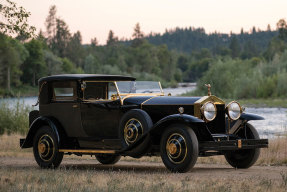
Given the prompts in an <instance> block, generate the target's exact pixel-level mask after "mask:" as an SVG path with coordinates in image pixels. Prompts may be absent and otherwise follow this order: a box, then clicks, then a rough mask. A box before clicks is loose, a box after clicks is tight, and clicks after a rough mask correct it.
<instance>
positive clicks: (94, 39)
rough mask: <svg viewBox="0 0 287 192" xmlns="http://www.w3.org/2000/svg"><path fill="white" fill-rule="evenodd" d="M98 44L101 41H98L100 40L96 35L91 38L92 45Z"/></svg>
mask: <svg viewBox="0 0 287 192" xmlns="http://www.w3.org/2000/svg"><path fill="white" fill-rule="evenodd" d="M98 44H99V43H98V40H97V38H96V37H94V38H92V39H91V46H92V47H96V46H97V45H98Z"/></svg>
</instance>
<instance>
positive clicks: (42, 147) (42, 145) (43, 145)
mask: <svg viewBox="0 0 287 192" xmlns="http://www.w3.org/2000/svg"><path fill="white" fill-rule="evenodd" d="M45 150H46V146H45V144H44V143H40V144H39V145H38V151H39V153H41V154H43V153H44V152H45Z"/></svg>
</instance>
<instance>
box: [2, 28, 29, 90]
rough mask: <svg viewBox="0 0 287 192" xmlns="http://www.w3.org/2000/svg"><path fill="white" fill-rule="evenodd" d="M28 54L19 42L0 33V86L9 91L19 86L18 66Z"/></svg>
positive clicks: (19, 71) (19, 73) (19, 74)
mask: <svg viewBox="0 0 287 192" xmlns="http://www.w3.org/2000/svg"><path fill="white" fill-rule="evenodd" d="M27 56H28V52H27V50H26V49H25V47H24V46H23V44H21V43H20V42H19V41H17V40H15V39H12V38H11V37H8V36H6V35H4V34H1V33H0V86H1V87H3V88H4V87H5V88H6V89H7V90H8V91H10V88H11V85H13V86H19V85H20V84H21V81H20V76H21V74H22V72H21V70H20V65H21V64H22V63H23V61H24V60H25V59H26V57H27Z"/></svg>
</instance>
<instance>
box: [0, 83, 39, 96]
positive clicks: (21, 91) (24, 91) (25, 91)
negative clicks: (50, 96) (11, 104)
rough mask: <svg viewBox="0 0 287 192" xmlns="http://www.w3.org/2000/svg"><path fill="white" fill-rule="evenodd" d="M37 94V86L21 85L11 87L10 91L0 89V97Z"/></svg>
mask: <svg viewBox="0 0 287 192" xmlns="http://www.w3.org/2000/svg"><path fill="white" fill-rule="evenodd" d="M36 95H38V87H37V86H35V87H33V86H29V85H23V86H21V87H18V88H11V90H10V91H8V90H2V89H0V98H14V97H33V96H36Z"/></svg>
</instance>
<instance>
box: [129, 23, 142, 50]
mask: <svg viewBox="0 0 287 192" xmlns="http://www.w3.org/2000/svg"><path fill="white" fill-rule="evenodd" d="M132 37H133V41H132V46H133V47H138V46H140V45H141V44H142V43H143V37H144V34H143V32H142V31H141V28H140V24H139V23H137V24H136V26H135V28H134V33H133V35H132Z"/></svg>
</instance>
